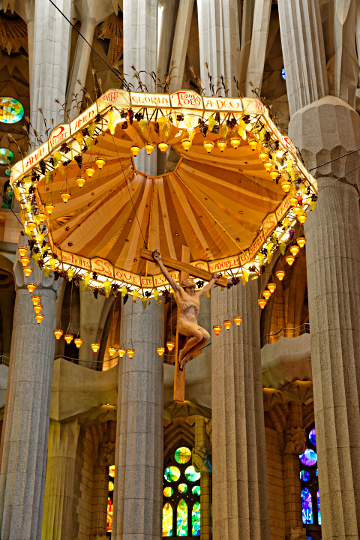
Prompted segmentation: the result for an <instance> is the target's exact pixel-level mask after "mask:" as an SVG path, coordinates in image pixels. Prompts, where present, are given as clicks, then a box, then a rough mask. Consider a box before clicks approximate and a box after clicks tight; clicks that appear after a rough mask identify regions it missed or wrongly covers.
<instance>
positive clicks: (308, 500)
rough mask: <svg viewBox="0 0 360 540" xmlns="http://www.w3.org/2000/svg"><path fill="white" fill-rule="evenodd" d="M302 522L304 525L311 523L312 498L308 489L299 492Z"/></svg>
mask: <svg viewBox="0 0 360 540" xmlns="http://www.w3.org/2000/svg"><path fill="white" fill-rule="evenodd" d="M301 507H302V520H303V523H304V524H305V525H306V524H307V523H312V522H313V511H312V497H311V493H310V491H309V490H308V488H304V489H302V490H301Z"/></svg>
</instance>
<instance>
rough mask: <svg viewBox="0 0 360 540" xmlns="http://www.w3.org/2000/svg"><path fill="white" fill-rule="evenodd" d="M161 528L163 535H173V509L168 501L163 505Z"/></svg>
mask: <svg viewBox="0 0 360 540" xmlns="http://www.w3.org/2000/svg"><path fill="white" fill-rule="evenodd" d="M170 489H171V488H170ZM162 530H163V533H162V535H163V536H172V535H173V509H172V506H171V504H170V503H168V502H167V503H165V504H164V506H163V517H162Z"/></svg>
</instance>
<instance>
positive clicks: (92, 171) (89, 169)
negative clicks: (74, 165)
mask: <svg viewBox="0 0 360 540" xmlns="http://www.w3.org/2000/svg"><path fill="white" fill-rule="evenodd" d="M85 172H86V174H87V175H88V177H89V178H91V177H92V176H94V174H95V169H94V167H86V169H85Z"/></svg>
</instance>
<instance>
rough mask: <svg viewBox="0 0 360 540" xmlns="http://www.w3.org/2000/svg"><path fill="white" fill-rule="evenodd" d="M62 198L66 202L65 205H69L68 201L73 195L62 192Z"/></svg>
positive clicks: (68, 192)
mask: <svg viewBox="0 0 360 540" xmlns="http://www.w3.org/2000/svg"><path fill="white" fill-rule="evenodd" d="M60 197H61V198H62V200H63V201H64V203H67V202H68V200H69V199H70V197H71V195H70V191H67V190H65V191H60Z"/></svg>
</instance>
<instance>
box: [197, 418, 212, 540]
mask: <svg viewBox="0 0 360 540" xmlns="http://www.w3.org/2000/svg"><path fill="white" fill-rule="evenodd" d="M195 452H200V453H201V454H203V455H204V457H206V456H208V455H209V453H210V444H209V439H208V436H207V434H206V423H205V418H204V417H203V416H195ZM193 465H194V466H195V469H196V470H199V469H198V467H197V466H196V464H195V463H193ZM200 472H201V476H200V540H209V539H210V537H211V490H210V474H209V471H208V469H207V468H206V467H205V465H203V466H202V468H201V469H200Z"/></svg>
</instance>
